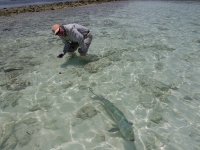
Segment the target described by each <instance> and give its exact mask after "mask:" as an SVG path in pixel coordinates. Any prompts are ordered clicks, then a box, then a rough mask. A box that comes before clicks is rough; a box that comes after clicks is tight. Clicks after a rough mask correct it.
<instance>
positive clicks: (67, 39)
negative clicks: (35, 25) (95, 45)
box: [52, 23, 92, 58]
mask: <svg viewBox="0 0 200 150" xmlns="http://www.w3.org/2000/svg"><path fill="white" fill-rule="evenodd" d="M52 32H53V33H54V34H55V35H57V36H59V37H60V38H61V39H62V41H63V43H64V44H65V46H64V48H63V52H62V53H61V54H59V55H58V56H57V57H58V58H62V57H63V56H64V55H65V54H66V53H69V54H73V53H74V52H75V51H76V50H77V49H78V52H79V53H80V55H81V56H86V55H87V52H88V48H89V46H90V43H91V41H92V34H91V32H90V30H89V29H88V28H86V27H84V26H82V25H79V24H75V23H73V24H67V25H60V24H54V25H53V26H52Z"/></svg>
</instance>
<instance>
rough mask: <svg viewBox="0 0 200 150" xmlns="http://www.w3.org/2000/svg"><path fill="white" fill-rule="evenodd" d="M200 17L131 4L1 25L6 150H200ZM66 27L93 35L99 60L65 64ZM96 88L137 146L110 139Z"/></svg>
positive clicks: (182, 5)
mask: <svg viewBox="0 0 200 150" xmlns="http://www.w3.org/2000/svg"><path fill="white" fill-rule="evenodd" d="M199 14H200V3H197V2H164V1H162V2H159V1H146V2H144V1H141V2H140V1H136V2H132V1H127V2H113V3H105V4H100V5H91V6H83V7H79V8H69V9H62V10H55V11H46V12H38V13H26V14H20V15H15V16H10V17H0V26H1V31H0V36H1V38H0V43H1V44H0V54H1V55H0V64H1V65H0V74H1V76H0V110H1V115H0V135H1V136H0V149H2V150H8V149H15V150H27V149H32V150H50V149H51V150H68V149H70V150H76V149H77V150H82V149H83V150H90V149H92V150H104V149H110V150H135V149H137V150H153V149H155V150H198V149H200V148H199V147H200V144H199V143H200V110H199V109H200V92H199V89H200V68H199V67H200V63H199V58H200V37H199V35H200V22H199V20H200V16H199ZM57 22H59V23H61V24H64V23H71V22H76V23H80V24H82V25H85V26H88V27H89V28H90V29H91V30H92V33H93V36H94V39H93V42H92V44H91V46H90V49H89V54H90V55H91V57H92V58H93V59H92V60H91V61H85V60H83V59H82V58H80V57H79V56H76V57H74V58H70V57H69V56H66V57H65V58H63V59H58V58H56V56H57V55H58V54H59V53H60V52H61V51H62V48H63V44H62V42H61V40H60V39H59V38H58V37H55V36H53V35H52V34H51V25H52V24H53V23H57ZM77 55H78V54H77ZM97 58H98V59H97ZM89 87H90V88H92V89H93V90H94V92H95V93H97V94H101V95H102V96H103V97H104V98H106V99H108V100H110V101H111V102H113V104H114V106H116V107H117V108H118V109H119V110H120V111H121V112H122V113H123V114H124V115H125V116H126V118H127V119H128V120H129V121H130V122H132V123H133V130H134V132H135V142H134V143H133V142H129V141H128V140H126V139H125V138H123V136H122V135H121V134H120V133H110V132H108V131H107V130H109V129H110V128H112V125H113V124H114V122H113V120H112V118H110V117H109V115H108V114H107V112H106V111H105V108H104V107H103V106H102V105H101V104H100V103H99V102H98V101H94V100H93V99H91V97H92V96H93V94H92V93H91V92H90V91H89V90H88V88H89Z"/></svg>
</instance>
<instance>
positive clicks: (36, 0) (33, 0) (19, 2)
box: [0, 0, 77, 8]
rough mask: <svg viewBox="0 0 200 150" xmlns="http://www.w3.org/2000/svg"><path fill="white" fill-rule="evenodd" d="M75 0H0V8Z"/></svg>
mask: <svg viewBox="0 0 200 150" xmlns="http://www.w3.org/2000/svg"><path fill="white" fill-rule="evenodd" d="M67 1H69V2H70V1H77V0H0V8H9V7H19V6H26V5H38V4H47V3H55V2H67Z"/></svg>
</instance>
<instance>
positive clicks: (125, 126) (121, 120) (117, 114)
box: [89, 88, 135, 141]
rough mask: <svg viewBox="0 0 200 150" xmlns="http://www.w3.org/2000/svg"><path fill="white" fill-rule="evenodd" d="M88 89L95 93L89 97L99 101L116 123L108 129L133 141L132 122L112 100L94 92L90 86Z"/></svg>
mask: <svg viewBox="0 0 200 150" xmlns="http://www.w3.org/2000/svg"><path fill="white" fill-rule="evenodd" d="M89 90H90V91H91V92H92V93H93V94H94V95H95V97H91V98H92V99H94V100H99V101H101V102H102V103H103V105H104V107H105V108H106V111H107V112H108V113H109V114H110V115H111V116H112V118H113V120H114V121H115V122H116V124H117V127H115V128H112V129H110V130H108V131H110V132H116V131H120V132H121V133H122V135H123V136H124V137H125V138H126V139H128V140H129V141H135V137H134V132H133V128H132V125H133V124H132V123H131V122H129V121H128V120H127V119H126V117H125V116H124V114H123V113H122V112H121V111H120V110H119V109H118V108H117V107H116V106H114V105H113V103H112V102H110V101H109V100H107V99H105V98H104V97H103V96H102V95H99V94H95V93H94V91H93V90H92V89H91V88H89Z"/></svg>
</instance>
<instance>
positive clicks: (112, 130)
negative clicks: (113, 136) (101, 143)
mask: <svg viewBox="0 0 200 150" xmlns="http://www.w3.org/2000/svg"><path fill="white" fill-rule="evenodd" d="M108 131H109V132H117V131H119V128H118V127H115V128H112V129H110V130H108Z"/></svg>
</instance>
